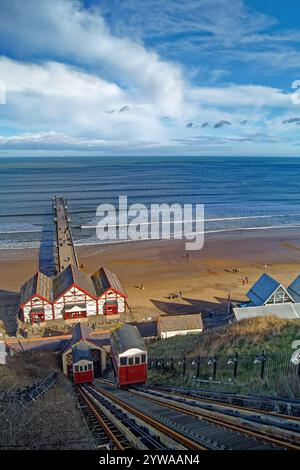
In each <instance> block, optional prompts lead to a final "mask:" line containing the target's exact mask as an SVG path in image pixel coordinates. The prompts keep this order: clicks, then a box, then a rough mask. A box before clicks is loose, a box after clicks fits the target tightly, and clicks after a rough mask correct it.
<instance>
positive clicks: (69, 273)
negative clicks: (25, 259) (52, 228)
mask: <svg viewBox="0 0 300 470" xmlns="http://www.w3.org/2000/svg"><path fill="white" fill-rule="evenodd" d="M127 298H128V297H127V294H126V292H125V290H124V288H123V287H122V284H121V283H120V281H119V279H118V277H117V276H116V275H115V274H114V273H112V272H111V271H109V270H108V269H107V268H103V267H102V268H101V269H99V270H98V271H97V272H96V273H95V274H93V275H92V276H88V275H87V274H86V273H84V272H83V271H81V270H80V269H77V268H76V267H74V266H72V265H71V264H70V265H68V266H67V267H66V268H65V269H64V270H63V271H62V272H60V273H59V274H58V275H57V276H56V277H54V278H50V277H48V276H46V275H45V274H43V273H41V272H38V273H36V274H35V275H34V276H33V277H32V278H31V279H29V281H27V282H26V283H25V284H23V286H22V288H21V291H20V311H21V319H22V321H24V322H30V323H36V322H38V321H39V322H44V321H48V320H59V319H64V320H69V319H74V318H85V317H89V316H93V315H118V314H120V313H122V314H124V313H125V312H126V304H127Z"/></svg>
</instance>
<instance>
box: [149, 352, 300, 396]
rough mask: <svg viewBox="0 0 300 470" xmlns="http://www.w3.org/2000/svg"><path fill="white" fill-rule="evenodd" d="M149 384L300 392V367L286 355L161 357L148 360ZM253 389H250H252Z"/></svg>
mask: <svg viewBox="0 0 300 470" xmlns="http://www.w3.org/2000/svg"><path fill="white" fill-rule="evenodd" d="M148 367H149V381H150V382H156V383H162V384H165V385H174V386H176V385H178V386H186V387H193V388H197V387H198V386H199V388H200V387H203V385H205V384H206V385H209V386H216V385H219V386H222V388H228V387H229V388H232V387H233V386H238V387H240V388H242V387H245V388H249V386H253V387H254V388H255V386H256V387H257V386H258V387H259V386H262V387H264V388H265V389H266V390H268V389H269V390H275V389H276V388H277V386H278V384H283V386H284V383H291V382H292V383H293V384H294V386H296V387H299V388H300V364H298V365H295V364H294V363H292V362H291V355H290V354H288V353H286V354H284V353H266V352H265V351H262V352H261V354H258V355H254V354H249V355H238V354H233V355H231V356H222V355H214V356H209V357H203V356H202V357H201V356H197V357H169V358H166V357H160V358H151V359H150V360H149V364H148ZM250 388H251V387H250Z"/></svg>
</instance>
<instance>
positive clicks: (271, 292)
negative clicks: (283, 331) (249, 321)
mask: <svg viewBox="0 0 300 470" xmlns="http://www.w3.org/2000/svg"><path fill="white" fill-rule="evenodd" d="M246 295H247V297H248V301H247V302H244V303H242V304H240V305H238V306H237V307H234V308H233V313H234V315H235V318H236V320H242V319H245V318H252V317H262V316H266V315H275V316H278V317H280V318H286V319H300V276H298V277H297V278H296V279H295V280H294V281H293V282H292V283H291V284H290V286H289V287H287V288H286V287H285V286H284V285H283V284H281V283H280V282H278V281H277V280H276V279H273V278H272V277H271V276H269V274H266V273H265V274H263V275H262V276H261V277H260V278H259V279H258V281H256V283H255V284H254V285H253V286H252V287H251V289H250V290H249V291H248V292H247V294H246Z"/></svg>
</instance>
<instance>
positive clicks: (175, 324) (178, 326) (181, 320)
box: [158, 313, 204, 332]
mask: <svg viewBox="0 0 300 470" xmlns="http://www.w3.org/2000/svg"><path fill="white" fill-rule="evenodd" d="M158 324H159V329H160V331H166V332H167V331H185V330H187V331H188V330H203V328H204V326H203V321H202V317H201V314H200V313H191V314H190V313H186V314H183V315H162V316H161V317H159V319H158Z"/></svg>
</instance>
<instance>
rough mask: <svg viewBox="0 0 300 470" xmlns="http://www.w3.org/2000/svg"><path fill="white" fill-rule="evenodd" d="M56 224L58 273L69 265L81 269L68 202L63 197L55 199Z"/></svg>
mask: <svg viewBox="0 0 300 470" xmlns="http://www.w3.org/2000/svg"><path fill="white" fill-rule="evenodd" d="M53 211H54V222H55V224H56V243H57V262H56V271H57V273H59V272H61V271H63V269H65V267H66V266H68V264H72V265H73V266H75V267H76V268H79V262H78V258H77V254H76V250H75V246H74V242H73V237H72V232H71V227H70V218H69V216H68V211H67V201H66V199H65V198H63V197H61V196H55V197H54V198H53Z"/></svg>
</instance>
